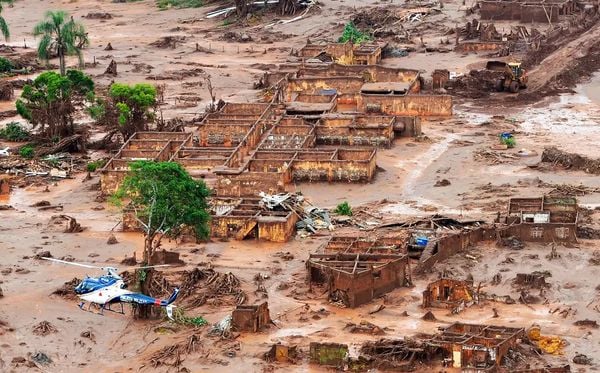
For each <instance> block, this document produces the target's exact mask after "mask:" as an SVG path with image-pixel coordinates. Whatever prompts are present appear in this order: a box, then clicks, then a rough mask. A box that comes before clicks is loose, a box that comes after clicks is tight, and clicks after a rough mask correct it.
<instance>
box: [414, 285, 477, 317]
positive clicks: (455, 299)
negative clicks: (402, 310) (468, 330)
mask: <svg viewBox="0 0 600 373" xmlns="http://www.w3.org/2000/svg"><path fill="white" fill-rule="evenodd" d="M475 297H476V295H475V292H474V291H473V282H472V281H462V280H456V279H450V278H441V279H439V280H437V281H434V282H432V283H430V284H428V285H427V289H425V290H424V291H423V304H422V307H423V308H429V307H434V308H452V309H455V308H456V307H459V306H461V305H463V304H464V305H468V304H469V303H472V302H474V300H475Z"/></svg>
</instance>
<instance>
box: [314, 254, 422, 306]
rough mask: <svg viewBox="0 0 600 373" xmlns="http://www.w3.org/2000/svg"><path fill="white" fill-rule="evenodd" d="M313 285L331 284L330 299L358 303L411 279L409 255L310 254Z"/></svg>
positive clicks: (348, 304) (350, 303)
mask: <svg viewBox="0 0 600 373" xmlns="http://www.w3.org/2000/svg"><path fill="white" fill-rule="evenodd" d="M307 267H308V278H309V283H310V284H311V286H312V285H313V284H322V285H325V286H326V287H327V291H328V293H329V299H331V300H333V301H340V302H342V303H343V304H344V305H346V306H347V307H358V306H360V305H362V304H365V303H368V302H370V301H371V300H373V299H374V298H376V297H379V296H381V295H383V294H385V293H387V292H390V291H392V290H393V289H395V288H397V287H400V286H406V285H408V284H409V283H410V276H411V275H410V265H409V257H408V255H403V254H365V253H357V254H354V253H338V254H310V257H309V260H308V262H307Z"/></svg>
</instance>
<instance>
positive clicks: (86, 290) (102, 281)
mask: <svg viewBox="0 0 600 373" xmlns="http://www.w3.org/2000/svg"><path fill="white" fill-rule="evenodd" d="M42 259H45V260H50V261H52V262H57V263H62V264H68V265H73V266H78V267H84V268H94V269H101V270H103V271H106V274H105V275H104V276H100V277H89V276H86V278H85V279H83V281H81V283H79V284H78V285H77V286H76V287H75V293H76V294H77V295H78V296H79V298H80V299H81V300H82V302H81V303H79V308H80V309H82V310H84V308H83V307H84V305H85V302H89V305H88V309H87V311H90V307H91V305H92V304H95V305H97V306H98V307H99V308H100V314H103V312H104V310H106V311H111V312H117V313H121V314H125V312H124V309H123V303H131V304H140V305H142V304H144V305H153V306H159V307H164V308H165V310H166V311H167V316H168V317H169V318H170V319H171V320H172V319H173V308H174V307H175V305H174V304H172V303H173V302H175V299H177V294H179V289H178V288H175V290H174V291H173V293H172V294H171V296H170V297H169V299H167V300H162V299H157V298H153V297H150V296H148V295H144V294H140V293H135V292H133V291H131V290H127V285H126V284H125V282H124V281H123V278H122V277H121V276H119V274H118V271H117V269H116V268H115V267H99V266H94V265H90V264H83V263H75V262H68V261H66V260H60V259H54V258H42ZM156 267H169V265H168V264H162V265H155V266H145V267H132V268H135V269H142V268H156ZM116 303H119V304H120V305H121V310H120V311H115V310H112V309H111V305H113V304H116Z"/></svg>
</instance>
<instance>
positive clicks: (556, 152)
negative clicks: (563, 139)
mask: <svg viewBox="0 0 600 373" xmlns="http://www.w3.org/2000/svg"><path fill="white" fill-rule="evenodd" d="M542 162H543V163H550V164H552V165H553V166H560V167H562V168H565V169H568V170H572V171H578V170H582V171H584V172H586V173H588V174H594V175H599V174H600V159H591V158H588V157H585V156H582V155H579V154H575V153H568V152H565V151H563V150H560V149H558V148H556V147H554V146H552V147H549V148H544V152H543V153H542Z"/></svg>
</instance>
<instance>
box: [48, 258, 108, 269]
mask: <svg viewBox="0 0 600 373" xmlns="http://www.w3.org/2000/svg"><path fill="white" fill-rule="evenodd" d="M42 259H44V260H49V261H52V262H57V263H63V264H69V265H72V266H77V267H84V268H99V269H102V268H103V267H99V266H94V265H91V264H84V263H77V262H68V261H66V260H60V259H55V258H42Z"/></svg>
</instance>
